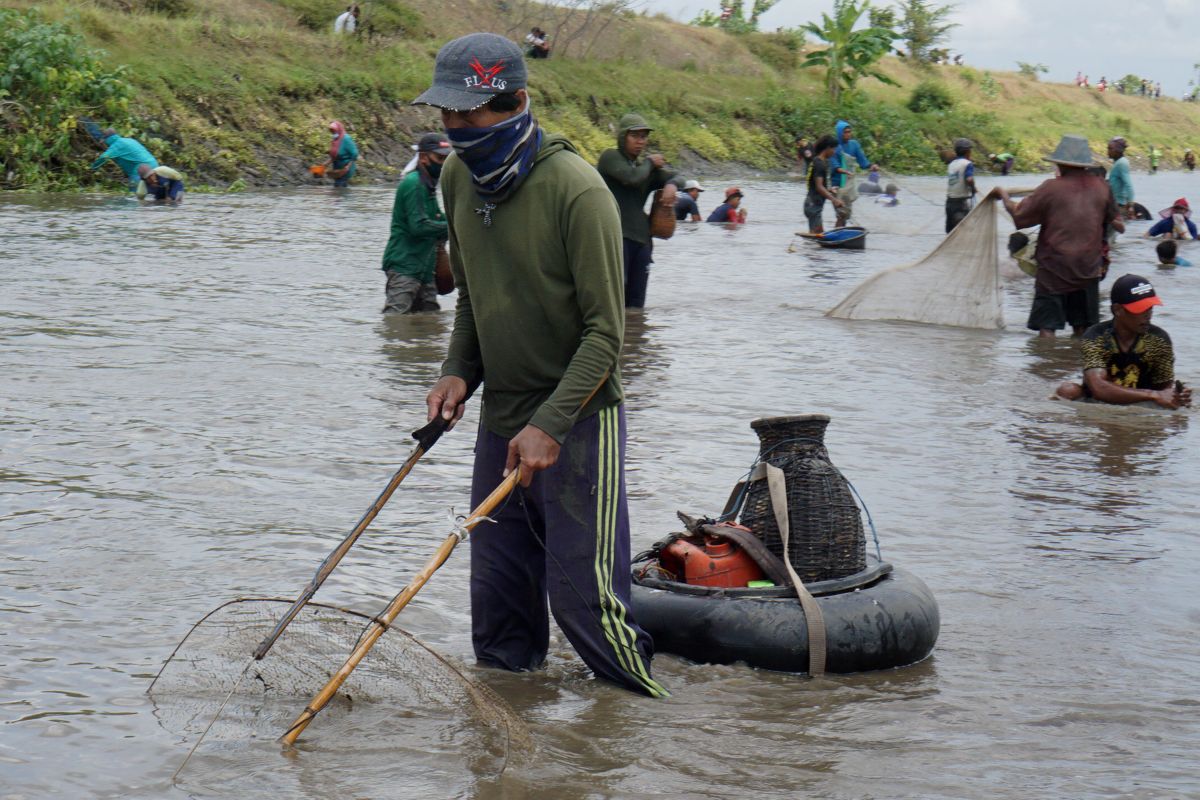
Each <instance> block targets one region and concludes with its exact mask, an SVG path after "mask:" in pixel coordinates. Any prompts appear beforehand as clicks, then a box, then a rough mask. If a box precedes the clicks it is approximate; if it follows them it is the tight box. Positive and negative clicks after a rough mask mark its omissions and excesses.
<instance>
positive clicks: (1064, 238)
mask: <svg viewBox="0 0 1200 800" xmlns="http://www.w3.org/2000/svg"><path fill="white" fill-rule="evenodd" d="M1045 160H1046V161H1049V162H1050V163H1052V164H1057V165H1058V170H1059V176H1058V177H1057V178H1053V179H1051V180H1048V181H1046V182H1044V183H1043V184H1042V185H1041V186H1039V187H1038V188H1037V189H1036V190H1035V191H1034V192H1033V194H1031V195H1029V196H1028V197H1026V198H1025V199H1024V200H1022V201H1021V203H1020V205H1017V204H1016V203H1014V202H1013V201H1012V198H1011V197H1009V195H1008V192H1007V191H1005V190H1004V189H1003V188H1000V189H998V192H999V194H1000V198H1001V200H1003V202H1004V207H1005V209H1007V210H1008V213H1009V214H1010V215H1011V216H1012V219H1013V224H1015V225H1016V226H1017V228H1031V227H1033V226H1034V225H1041V226H1042V229H1041V232H1040V233H1039V234H1038V243H1037V251H1036V256H1037V265H1038V267H1037V275H1036V276H1035V278H1034V280H1035V283H1034V296H1033V307H1032V308H1031V309H1030V311H1029V321H1028V322H1027V323H1026V327H1028V328H1029V329H1030V330H1035V331H1038V335H1039V336H1045V337H1052V336H1054V335H1055V332H1056V331H1058V330H1059V329H1060V328H1062V327H1063V326H1065V325H1066V324H1068V323H1069V324H1070V325H1071V328H1072V332H1073V335H1075V336H1082V335H1083V332H1084V331H1085V330H1087V329H1088V328H1089V327H1091V326H1092V325H1095V324H1096V323H1097V322H1099V321H1100V278H1101V276H1102V273H1103V271H1104V226H1105V225H1106V224H1108V225H1112V227H1113V229H1114V230H1116V231H1117V232H1118V233H1122V232H1124V231H1125V223H1124V221H1122V219H1121V212H1120V211H1119V210H1118V209H1117V204H1116V202H1115V201H1114V200H1113V195H1112V191H1111V190H1110V189H1109V188H1108V184H1107V183H1106V182H1105V181H1104V179H1103V178H1098V177H1096V176H1094V175H1089V174H1088V172H1087V168H1088V167H1092V166H1096V161H1095V159H1093V158H1092V151H1091V148H1089V147H1088V143H1087V139H1084V138H1083V137H1082V136H1064V137H1062V140H1061V141H1060V142H1059V144H1058V148H1057V149H1056V150H1055V151H1054V152H1053V153H1051V154H1050V155H1049V156H1047V157H1046V158H1045Z"/></svg>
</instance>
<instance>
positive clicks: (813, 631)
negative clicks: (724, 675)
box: [632, 414, 941, 675]
mask: <svg viewBox="0 0 1200 800" xmlns="http://www.w3.org/2000/svg"><path fill="white" fill-rule="evenodd" d="M828 424H829V417H828V416H825V415H824V414H802V415H797V416H788V417H768V418H764V419H759V420H756V421H754V422H753V423H751V427H752V428H753V429H754V430H755V431H756V432H757V433H758V435H759V439H760V443H759V444H760V449H759V455H758V458H757V459H756V460H755V462H754V464H753V465H752V466H751V469H750V471H749V472H748V473H747V477H746V479H745V480H744V481H742V482H740V483H738V485H737V486H735V487H734V490H733V492H732V494H731V495H730V498H729V501H728V502H727V503H726V507H725V509H724V511H723V512H722V514H721V515H720V516H719V517H717V518H715V519H710V518H704V519H697V518H694V517H691V516H688V515H686V514H683V513H680V515H679V518H680V520H681V521H682V522H683V523H684V527H685V528H686V532H680V533H674V534H671V535H670V536H668V537H667V538H666V539H664V540H662V541H660V542H657V543H655V545H654V546H653V547H651V548H650V549H649V550H647V551H646V552H644V553H642V554H640V555H639V556H637V557H636V558H635V559H634V563H633V587H632V602H633V611H634V614H635V615H636V617H637V620H638V623H639V624H640V625H641V626H642V627H643V628H645V630H646V632H647V633H649V634H650V635H651V637H653V639H654V646H655V649H656V650H660V651H662V652H667V653H674V654H676V655H680V656H683V657H684V658H689V659H691V660H693V661H697V662H700V663H715V664H732V663H735V662H742V663H745V664H748V665H750V666H753V667H762V668H764V669H772V670H779V671H784V672H799V673H804V672H807V673H810V674H814V675H815V674H820V673H821V672H835V673H845V672H862V671H865V670H877V669H890V668H894V667H902V666H905V665H907V664H913V663H916V662H918V661H920V660H922V659H924V658H925V657H926V656H928V655H929V654H930V653H931V652H932V651H933V647H934V645H935V644H936V643H937V638H938V633H939V630H940V628H941V616H940V613H939V611H938V605H937V601H936V600H935V599H934V597H933V593H932V592H930V591H929V587H928V586H926V585H925V583H924V582H922V581H921V579H920V578H918V577H917V576H916V575H913V574H912V573H910V572H907V571H905V570H902V569H897V568H896V567H894V566H893V565H892V564H890V563H888V562H886V561H884V560H883V559H882V557H880V556H879V555H878V542H876V551H877V554H876V556H874V557H872V556H868V555H867V552H866V537H865V531H864V528H863V523H862V517H861V512H860V509H859V505H858V502H856V495H855V494H854V493H853V487H851V486H850V484H849V482H848V481H847V480H846V479H845V477H844V476H842V474H841V472H840V471H839V470H838V469H837V467H835V466H834V465H833V464H832V462H831V461H830V460H829V454H828V452H827V451H826V450H825V444H824V435H825V427H826V426H827V425H828ZM735 520H736V521H735ZM868 522H869V523H870V524H871V528H872V531H874V523H873V522H871V520H870V515H869V514H868Z"/></svg>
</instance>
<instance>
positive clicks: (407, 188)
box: [383, 133, 451, 314]
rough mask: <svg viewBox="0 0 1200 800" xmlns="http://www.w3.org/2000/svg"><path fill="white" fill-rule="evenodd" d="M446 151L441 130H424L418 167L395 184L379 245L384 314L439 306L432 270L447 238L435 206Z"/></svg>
mask: <svg viewBox="0 0 1200 800" xmlns="http://www.w3.org/2000/svg"><path fill="white" fill-rule="evenodd" d="M450 152H451V150H450V142H448V141H446V137H445V136H443V135H442V134H440V133H427V134H425V135H424V136H422V137H421V141H420V142H419V143H418V144H417V168H416V169H414V170H413V171H412V172H410V173H408V174H407V175H405V176H404V178H403V179H402V180H401V181H400V185H399V186H397V187H396V201H395V203H393V204H392V234H391V237H390V238H389V239H388V243H387V249H386V250H384V251H383V271H384V273H386V274H387V300H386V301H385V302H384V304H383V313H385V314H411V313H413V312H416V311H437V310H438V308H439V306H438V301H437V285H436V284H435V283H434V280H433V274H434V270H435V269H436V267H437V251H438V246H439V245H440V243H441V242H444V241H446V217H445V215H444V214H442V210H441V209H440V208H438V203H437V185H438V178H439V176H440V175H441V173H442V164H443V163H444V162H445V161H446V156H448V155H450Z"/></svg>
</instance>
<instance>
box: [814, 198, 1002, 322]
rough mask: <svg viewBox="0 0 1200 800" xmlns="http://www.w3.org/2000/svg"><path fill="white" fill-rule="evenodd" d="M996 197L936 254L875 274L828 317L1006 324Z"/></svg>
mask: <svg viewBox="0 0 1200 800" xmlns="http://www.w3.org/2000/svg"><path fill="white" fill-rule="evenodd" d="M1013 193H1014V194H1015V193H1016V192H1013ZM993 198H994V195H992V194H989V195H988V196H987V197H985V198H984V199H982V200H980V201H979V202H978V203H977V204H976V205H975V208H973V209H972V210H971V213H969V214H968V215H967V216H966V218H965V219H963V221H962V222H960V223H959V224H958V226H957V227H956V228H955V229H954V230H953V231H951V232H950V234H949V235H947V236H946V238H945V239H944V240H942V242H941V243H940V244H939V245H938V246H937V247H936V248H934V250H933V252H932V253H930V254H929V255H927V256H925V257H924V258H922V259H921V260H920V261H917V262H915V263H913V264H906V265H904V266H900V267H893V268H891V269H887V270H884V271H883V272H880V273H877V274H875V275H872V276H871V277H870V278H868V279H867V280H865V281H863V282H862V283H861V284H860V285H859V286H858V288H856V289H855V290H854V291H853V292H851V293H850V295H849V296H848V297H846V299H845V300H843V301H842V302H840V303H838V305H837V306H835V307H834V308H833V309H831V310H830V311H828V312H826V316H830V317H837V318H839V319H876V320H904V321H908V322H922V323H926V324H928V325H952V326H956V327H961V328H988V329H997V328H1003V327H1004V306H1003V300H1004V298H1003V295H1002V293H1001V289H1000V257H999V250H998V246H997V239H996V236H997V227H996V208H997V206H998V204H997V203H995V202H993Z"/></svg>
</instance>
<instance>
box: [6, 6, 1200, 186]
mask: <svg viewBox="0 0 1200 800" xmlns="http://www.w3.org/2000/svg"><path fill="white" fill-rule="evenodd" d="M35 5H36V6H37V8H38V9H39V11H40V14H41V15H42V18H43V19H46V20H50V21H56V22H60V23H62V24H64V25H66V26H67V27H68V28H69V29H70V30H72V31H74V32H77V33H79V34H81V35H82V36H83V38H84V41H85V42H86V45H87V46H89V47H93V48H98V49H101V50H103V51H104V55H103V57H102V58H103V61H104V63H105V65H106V66H116V65H124V66H125V68H126V69H125V73H124V78H125V80H127V81H128V82H129V83H130V84H132V87H133V89H134V96H133V98H132V101H131V103H130V107H129V111H130V116H131V119H132V128H133V130H131V131H129V133H132V134H133V135H135V136H137V137H138V138H139V139H141V140H142V141H144V142H145V143H146V144H147V145H148V146H149V147H150V149H151V150H152V151H153V152H155V153H156V154H158V155H159V157H160V161H161V162H162V163H166V164H170V165H172V166H175V167H177V168H179V169H181V170H183V171H185V172H186V173H187V174H188V177H189V182H190V183H191V184H192V185H194V186H198V185H209V186H212V187H214V188H219V189H224V188H227V187H229V186H231V185H233V186H241V185H293V184H298V183H304V182H308V181H310V180H312V178H311V177H310V176H309V174H308V171H307V167H308V165H309V164H311V163H314V162H317V161H320V160H321V158H322V154H323V152H324V150H325V148H326V146H327V141H328V138H327V133H326V125H327V123H328V121H329V120H331V119H340V120H342V121H343V122H345V123H346V125H347V128H348V129H349V130H350V131H351V132H352V134H353V135H354V137H355V139H356V141H358V143H359V145H360V147H361V149H362V151H363V159H362V162H361V163H360V175H361V176H362V178H361V179H362V180H364V181H378V180H383V181H389V180H392V179H394V177H395V175H396V173H397V171H398V170H399V168H400V167H401V166H402V165H403V164H404V163H405V162H406V161H407V160H408V158H409V157H410V155H411V151H410V150H409V147H408V146H409V144H410V143H411V142H412V141H413V140H414V137H415V136H416V135H418V134H419V133H420V132H422V131H425V130H430V129H436V128H437V127H438V121H437V117H436V115H435V114H433V113H431V112H430V111H429V110H428V109H417V108H413V107H411V106H409V105H408V101H409V100H411V99H412V98H413V97H415V96H416V95H417V94H418V93H419V92H420V91H421V90H422V89H423V88H425V86H427V85H428V81H429V76H430V73H431V70H432V64H433V56H434V54H435V53H436V52H437V49H438V47H439V46H440V45H441V44H442V43H443V42H444V41H446V40H447V39H449V38H451V37H453V36H456V35H460V34H462V33H465V32H468V31H471V30H481V29H486V30H494V31H498V32H501V33H505V34H507V35H509V36H511V37H512V38H514V39H515V40H518V41H519V40H520V39H521V38H522V36H523V35H524V32H525V31H526V30H528V28H529V27H530V26H531V25H533V24H540V25H541V27H543V28H546V29H547V30H549V31H551V32H552V34H556V35H555V36H554V41H555V42H556V44H557V50H556V53H555V55H554V57H552V58H550V59H548V60H544V61H532V62H530V72H531V75H530V85H531V88H532V90H533V91H532V95H533V98H534V102H535V111H536V113H537V114H538V116H539V119H540V120H541V121H542V123H543V125H545V126H546V127H547V128H548V129H550V130H554V131H558V132H562V133H565V134H566V135H567V136H569V137H570V138H571V139H572V140H573V141H574V142H575V143H576V144H577V145H578V146H579V148H580V150H581V151H582V152H583V153H584V155H585V157H587V158H589V159H594V158H595V157H596V156H598V155H599V153H600V151H602V150H603V149H604V148H606V147H609V146H611V142H612V127H613V122H614V121H615V120H616V119H617V118H618V117H619V116H620V115H621V114H622V113H624V112H625V111H628V110H638V111H640V112H642V113H644V114H645V115H646V116H647V117H649V118H650V120H651V121H652V123H653V124H654V125H655V126H656V132H655V138H656V141H655V143H654V144H655V146H656V147H657V149H659V150H660V151H661V152H663V153H664V154H666V155H667V157H668V158H669V159H670V160H671V161H672V162H673V163H675V164H677V165H679V166H681V167H682V168H684V169H688V170H692V171H706V170H707V171H712V170H713V165H721V167H720V168H721V170H722V171H728V170H729V169H731V168H734V166H733V165H737V168H741V169H745V170H752V171H760V172H771V171H780V172H784V171H786V170H787V169H788V167H789V166H790V164H791V157H790V156H791V147H792V142H793V141H794V140H795V137H796V136H798V135H808V136H814V135H819V134H820V133H822V132H824V131H826V130H829V129H831V128H832V125H833V122H834V121H835V120H836V119H837V118H838V117H842V116H844V117H846V118H848V119H851V120H853V121H854V122H855V125H856V129H857V132H858V136H859V138H860V140H862V142H863V145H864V147H865V148H866V150H867V152H868V153H870V154H871V156H872V158H874V159H876V160H878V161H879V162H880V163H883V164H885V165H887V166H888V167H889V168H891V169H892V170H893V171H897V172H914V173H922V172H936V171H940V170H941V169H942V168H943V167H942V160H941V158H940V156H939V151H940V150H944V149H945V148H946V147H947V146H948V145H949V143H950V141H951V140H952V139H953V138H955V137H958V136H967V137H970V138H972V139H973V140H975V141H976V142H977V145H978V148H979V151H980V152H979V153H978V154H977V161H982V160H983V159H982V156H983V155H985V154H986V152H988V151H1004V150H1006V151H1008V152H1012V153H1014V154H1015V155H1016V156H1017V160H1018V169H1030V170H1032V169H1040V168H1041V167H1042V166H1043V165H1042V163H1041V162H1040V157H1041V156H1042V155H1043V154H1044V153H1046V152H1048V151H1049V150H1051V149H1053V146H1054V144H1055V143H1056V142H1057V140H1058V138H1059V136H1060V135H1061V134H1062V133H1066V132H1072V133H1083V134H1085V135H1087V136H1088V137H1089V139H1090V140H1091V142H1092V145H1093V148H1094V149H1095V150H1096V151H1097V153H1098V154H1100V151H1101V150H1102V142H1103V141H1104V140H1106V139H1107V138H1109V137H1110V136H1113V135H1118V134H1119V135H1124V136H1126V137H1127V138H1128V139H1129V140H1130V144H1131V152H1130V154H1131V157H1132V158H1133V160H1134V163H1135V166H1138V165H1139V164H1144V163H1145V153H1146V152H1147V150H1148V147H1149V145H1150V144H1154V145H1157V146H1158V147H1159V148H1161V149H1162V150H1163V151H1164V154H1165V155H1164V160H1163V165H1164V166H1165V167H1171V166H1174V165H1178V163H1179V161H1180V159H1181V158H1182V154H1183V150H1184V148H1186V147H1190V146H1192V145H1191V141H1190V137H1191V136H1192V135H1193V133H1192V132H1193V131H1195V130H1196V129H1197V125H1200V107H1198V106H1197V104H1192V103H1182V102H1178V101H1174V100H1159V101H1152V100H1147V99H1144V98H1138V97H1126V96H1120V95H1117V94H1116V93H1114V92H1108V93H1106V94H1100V93H1097V92H1095V91H1094V90H1081V89H1078V88H1076V87H1074V86H1066V85H1061V84H1047V83H1039V82H1037V81H1035V80H1031V79H1028V78H1023V77H1021V76H1019V75H1016V74H1012V73H999V72H986V71H982V70H977V69H974V68H971V67H950V66H945V67H932V68H918V67H915V66H913V65H911V64H909V63H908V62H906V61H904V60H902V59H899V58H888V59H885V60H884V62H883V71H884V72H885V73H887V74H888V75H890V76H891V77H892V78H893V79H894V80H896V81H897V82H898V84H899V85H898V86H888V85H886V84H884V83H881V82H879V81H877V80H874V79H869V80H866V81H863V83H862V84H861V86H860V88H861V92H859V93H858V94H857V95H856V96H854V97H852V98H851V99H850V100H848V101H846V102H845V103H843V105H842V106H841V107H839V108H835V107H833V106H831V104H830V103H829V102H828V100H827V99H826V98H825V96H824V93H823V91H822V88H821V77H822V76H821V74H820V73H818V72H817V71H815V70H811V69H809V70H804V69H799V67H798V64H799V62H800V61H801V60H802V46H801V42H800V41H799V39H798V38H797V37H795V36H792V35H790V34H786V33H779V34H752V35H748V36H733V35H730V34H726V33H724V32H722V31H719V30H715V29H706V28H697V27H694V26H689V25H682V24H679V23H677V22H673V21H671V20H669V19H667V18H665V17H661V16H644V15H632V14H630V15H615V16H609V17H604V16H595V17H588V18H584V17H583V16H580V15H578V14H576V15H574V16H571V15H570V12H568V11H565V10H563V9H553V8H549V7H545V6H541V5H539V4H536V3H532V2H528V0H511V1H510V2H497V0H441V1H440V2H439V1H438V0H408V1H407V2H400V0H374V2H371V3H367V4H365V8H366V17H365V20H366V21H367V22H369V23H370V26H369V28H370V29H369V31H367V34H366V35H363V36H361V37H349V36H335V35H334V34H333V33H332V30H331V27H332V18H333V16H334V15H335V14H336V13H337V11H338V10H339V8H340V7H339V5H338V4H337V3H329V2H323V0H204V2H200V1H199V0H90V2H80V1H79V0H44V1H43V2H37V3H34V2H31V0H10V6H13V7H16V8H27V9H28V8H33V7H34V6H35ZM930 86H933V87H935V94H937V95H939V96H940V99H937V100H936V102H934V103H933V104H932V105H931V104H927V105H926V106H925V108H924V109H923V110H921V111H913V110H911V109H910V108H909V104H910V100H911V99H912V97H913V93H914V91H915V90H917V89H918V87H926V88H928V87H930ZM98 121H99V122H101V123H102V124H106V123H107V121H106V120H98ZM13 124H14V123H12V122H11V121H10V123H9V127H10V128H11V127H12V126H13ZM123 132H124V131H123ZM0 135H3V133H0ZM5 150H8V148H5ZM72 152H73V156H74V157H75V158H77V159H78V160H80V161H83V162H86V161H87V160H90V157H93V156H94V152H95V150H94V148H92V147H91V145H90V142H89V141H88V139H87V137H86V136H85V135H83V134H82V132H76V133H75V134H74V141H73V150H72ZM6 157H7V158H8V159H9V162H10V163H9V166H10V169H8V170H6V173H8V174H9V175H10V177H9V180H8V186H9V188H39V187H37V186H33V185H29V183H28V182H26V183H25V185H21V181H20V180H19V179H14V178H12V177H11V175H14V174H17V173H16V172H14V171H13V170H12V169H11V163H12V159H13V158H14V155H13V154H12V153H11V152H8V153H7V156H6ZM84 166H86V164H85V165H84ZM62 169H65V170H78V177H77V178H75V179H73V181H72V182H69V183H70V185H76V186H80V187H83V188H87V187H88V186H90V185H92V181H94V180H96V179H94V178H92V177H90V176H89V175H88V174H87V173H86V172H85V171H84V170H82V169H80V168H79V167H77V166H74V165H72V164H71V163H70V162H69V160H67V161H64V164H63V165H62ZM111 172H112V174H109V171H105V172H104V173H102V177H101V178H100V179H99V180H100V181H101V182H103V183H106V184H113V185H115V184H116V183H118V182H119V181H118V180H117V178H118V176H117V175H116V174H115V170H113V171H111ZM58 185H59V186H60V187H61V186H62V185H63V183H62V182H61V181H60V182H59V183H58Z"/></svg>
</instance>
